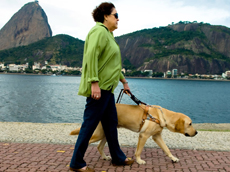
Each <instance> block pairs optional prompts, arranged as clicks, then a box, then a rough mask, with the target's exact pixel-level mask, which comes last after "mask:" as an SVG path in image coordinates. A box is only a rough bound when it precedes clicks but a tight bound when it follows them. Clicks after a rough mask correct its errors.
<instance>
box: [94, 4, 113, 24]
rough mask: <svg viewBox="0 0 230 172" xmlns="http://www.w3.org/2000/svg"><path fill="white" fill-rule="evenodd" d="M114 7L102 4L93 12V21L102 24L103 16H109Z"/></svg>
mask: <svg viewBox="0 0 230 172" xmlns="http://www.w3.org/2000/svg"><path fill="white" fill-rule="evenodd" d="M113 8H115V6H114V5H113V4H112V3H109V2H103V3H101V4H100V5H99V6H98V7H96V8H95V9H94V10H93V13H92V15H93V19H94V21H95V22H101V23H103V22H104V15H110V14H111V12H112V11H113Z"/></svg>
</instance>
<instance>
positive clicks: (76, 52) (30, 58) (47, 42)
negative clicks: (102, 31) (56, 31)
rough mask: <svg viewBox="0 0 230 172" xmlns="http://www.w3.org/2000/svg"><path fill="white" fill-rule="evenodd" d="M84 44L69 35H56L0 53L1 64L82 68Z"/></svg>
mask: <svg viewBox="0 0 230 172" xmlns="http://www.w3.org/2000/svg"><path fill="white" fill-rule="evenodd" d="M83 47H84V42H83V41H81V40H79V39H75V38H73V37H71V36H69V35H56V36H54V37H50V38H45V39H43V40H41V41H38V42H36V43H33V44H30V45H28V46H21V47H17V48H11V49H7V50H2V51H0V62H5V63H8V64H9V63H16V64H24V63H26V62H41V63H42V64H43V65H44V61H48V62H49V64H60V63H61V64H65V65H68V66H72V67H74V66H81V64H82V56H83Z"/></svg>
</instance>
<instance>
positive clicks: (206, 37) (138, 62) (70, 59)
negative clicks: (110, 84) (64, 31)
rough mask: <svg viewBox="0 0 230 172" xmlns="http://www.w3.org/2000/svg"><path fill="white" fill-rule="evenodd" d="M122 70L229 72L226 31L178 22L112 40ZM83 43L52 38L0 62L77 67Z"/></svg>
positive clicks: (2, 55) (2, 54)
mask: <svg viewBox="0 0 230 172" xmlns="http://www.w3.org/2000/svg"><path fill="white" fill-rule="evenodd" d="M116 41H117V43H118V44H119V46H120V49H121V55H122V61H123V67H125V68H126V69H131V70H153V72H165V71H167V70H172V69H178V73H181V72H183V73H191V74H195V73H199V74H221V73H223V72H225V71H227V70H230V29H229V28H227V27H225V26H213V25H210V24H204V23H183V22H179V23H177V24H174V25H169V26H167V27H160V28H152V29H144V30H140V31H137V32H133V33H130V34H126V35H122V36H120V37H116ZM83 48H84V41H82V40H79V39H77V38H73V37H71V36H68V35H56V36H54V37H50V38H45V39H43V40H40V41H38V42H35V43H32V44H29V45H27V46H21V47H17V48H11V49H6V50H3V51H0V62H3V61H4V62H5V63H8V64H9V63H16V64H23V63H25V62H33V61H35V62H41V63H44V61H45V60H46V61H49V64H60V63H61V64H65V65H68V66H76V67H81V64H82V55H83Z"/></svg>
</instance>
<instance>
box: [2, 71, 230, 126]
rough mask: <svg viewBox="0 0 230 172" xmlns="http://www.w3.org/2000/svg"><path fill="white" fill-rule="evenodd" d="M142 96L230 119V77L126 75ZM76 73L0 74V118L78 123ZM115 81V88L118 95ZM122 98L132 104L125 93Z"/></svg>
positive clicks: (215, 119)
mask: <svg viewBox="0 0 230 172" xmlns="http://www.w3.org/2000/svg"><path fill="white" fill-rule="evenodd" d="M127 81H128V82H129V86H130V88H131V92H132V93H133V94H134V95H135V96H136V97H137V98H138V99H139V100H141V101H142V102H145V103H147V104H149V105H159V106H161V107H163V108H166V109H169V110H172V111H175V112H181V113H184V114H186V115H188V116H189V117H190V118H191V119H192V120H193V122H194V123H230V103H229V101H230V91H229V90H230V82H221V81H204V80H164V79H142V78H127ZM79 84H80V77H78V76H41V75H4V74H1V75H0V121H1V122H34V123H81V122H82V117H83V112H84V108H85V102H86V98H85V97H82V96H79V95H77V92H78V88H79ZM122 88H123V86H122V84H119V85H118V87H117V88H116V90H115V98H116V99H117V97H118V95H119V93H120V90H121V89H122ZM121 103H124V104H135V103H134V102H133V101H132V100H131V99H130V97H129V96H127V95H125V94H124V95H123V98H122V100H121Z"/></svg>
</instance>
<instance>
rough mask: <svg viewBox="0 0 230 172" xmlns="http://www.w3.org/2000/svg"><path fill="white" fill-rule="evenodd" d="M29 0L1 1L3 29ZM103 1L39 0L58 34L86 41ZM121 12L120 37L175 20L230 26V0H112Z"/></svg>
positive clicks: (117, 32)
mask: <svg viewBox="0 0 230 172" xmlns="http://www.w3.org/2000/svg"><path fill="white" fill-rule="evenodd" d="M28 2H30V1H28V0H17V1H15V0H1V1H0V16H1V20H0V28H2V27H3V26H4V25H5V24H6V22H7V21H9V19H10V18H11V17H12V16H13V14H14V13H16V12H17V11H18V10H19V9H20V8H21V7H22V6H23V5H24V4H26V3H28ZM101 2H102V1H101V0H100V1H99V0H84V1H82V0H81V1H80V0H65V1H61V0H56V1H54V0H48V1H47V0H39V4H40V5H41V7H42V8H43V9H44V11H45V12H46V14H47V16H48V21H49V24H50V26H51V29H52V31H53V35H56V34H68V35H70V36H73V37H76V38H79V39H82V40H85V37H86V35H87V33H88V32H89V30H90V29H91V27H92V26H94V25H95V22H94V21H93V18H92V15H91V13H92V11H93V9H94V8H95V7H96V6H98V5H99V4H100V3H101ZM111 2H112V3H114V5H115V6H116V9H117V11H118V13H119V19H120V21H119V28H118V29H117V30H115V31H114V35H115V36H120V35H123V34H127V33H130V32H134V31H137V30H142V29H145V28H153V27H159V26H167V25H168V24H171V23H172V22H174V23H177V22H179V21H191V22H192V21H197V22H204V23H210V24H212V25H224V26H227V27H230V22H229V21H230V11H229V9H230V3H229V0H193V1H189V0H161V1H159V0H141V1H133V0H113V1H111Z"/></svg>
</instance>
